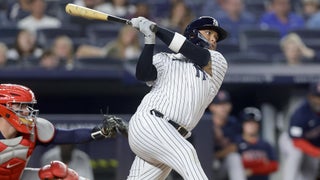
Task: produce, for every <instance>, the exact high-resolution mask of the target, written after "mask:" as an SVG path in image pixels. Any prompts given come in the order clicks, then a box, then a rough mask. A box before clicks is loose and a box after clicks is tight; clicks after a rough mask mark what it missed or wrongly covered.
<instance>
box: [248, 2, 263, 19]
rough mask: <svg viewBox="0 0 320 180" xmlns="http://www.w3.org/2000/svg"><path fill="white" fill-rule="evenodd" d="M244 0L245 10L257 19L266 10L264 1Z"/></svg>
mask: <svg viewBox="0 0 320 180" xmlns="http://www.w3.org/2000/svg"><path fill="white" fill-rule="evenodd" d="M244 2H245V9H246V11H248V12H250V13H252V14H253V15H255V17H256V18H257V19H259V18H260V17H261V15H262V14H263V13H265V12H266V5H265V1H257V0H245V1H244Z"/></svg>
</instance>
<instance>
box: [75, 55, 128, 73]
mask: <svg viewBox="0 0 320 180" xmlns="http://www.w3.org/2000/svg"><path fill="white" fill-rule="evenodd" d="M122 65H123V61H122V60H120V59H117V58H110V57H83V58H78V59H76V60H75V68H76V69H113V70H116V69H117V68H121V67H122Z"/></svg>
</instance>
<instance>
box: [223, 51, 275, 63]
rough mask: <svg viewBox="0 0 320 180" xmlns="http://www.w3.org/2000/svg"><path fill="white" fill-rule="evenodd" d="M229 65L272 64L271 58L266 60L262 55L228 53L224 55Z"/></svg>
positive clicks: (256, 53) (266, 57) (254, 53)
mask: <svg viewBox="0 0 320 180" xmlns="http://www.w3.org/2000/svg"><path fill="white" fill-rule="evenodd" d="M224 56H225V58H226V60H227V61H228V63H230V64H248V63H249V64H261V63H262V64H265V63H267V64H268V63H269V64H272V63H273V61H272V59H271V58H268V56H266V55H265V54H264V53H258V52H239V53H229V54H225V55H224Z"/></svg>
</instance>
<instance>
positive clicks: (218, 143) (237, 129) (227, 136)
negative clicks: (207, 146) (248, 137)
mask: <svg viewBox="0 0 320 180" xmlns="http://www.w3.org/2000/svg"><path fill="white" fill-rule="evenodd" d="M222 133H223V138H218V137H215V138H214V141H215V142H214V150H215V151H217V150H221V149H223V148H224V147H225V146H226V145H228V144H230V143H234V142H235V140H236V138H237V136H239V135H240V134H241V125H240V123H239V120H238V119H237V118H236V117H234V116H229V117H228V120H227V122H226V124H225V125H224V126H223V127H222Z"/></svg>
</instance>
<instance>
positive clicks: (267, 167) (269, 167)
mask: <svg viewBox="0 0 320 180" xmlns="http://www.w3.org/2000/svg"><path fill="white" fill-rule="evenodd" d="M278 166H279V164H278V162H277V161H269V162H267V163H264V164H261V165H259V166H253V167H245V168H249V169H250V170H251V171H252V173H253V174H254V175H268V174H270V173H272V172H275V171H277V170H278Z"/></svg>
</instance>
